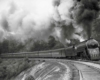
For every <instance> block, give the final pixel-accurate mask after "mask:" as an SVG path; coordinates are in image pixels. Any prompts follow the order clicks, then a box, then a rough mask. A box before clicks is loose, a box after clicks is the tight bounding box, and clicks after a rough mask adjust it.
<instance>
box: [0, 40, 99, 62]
mask: <svg viewBox="0 0 100 80" xmlns="http://www.w3.org/2000/svg"><path fill="white" fill-rule="evenodd" d="M1 57H2V58H24V57H29V58H66V59H88V60H99V59H100V49H99V43H98V41H96V40H95V39H89V40H86V41H83V42H80V43H79V44H76V45H73V46H70V47H67V48H60V49H55V50H47V51H34V52H20V53H4V54H3V53H2V54H1Z"/></svg>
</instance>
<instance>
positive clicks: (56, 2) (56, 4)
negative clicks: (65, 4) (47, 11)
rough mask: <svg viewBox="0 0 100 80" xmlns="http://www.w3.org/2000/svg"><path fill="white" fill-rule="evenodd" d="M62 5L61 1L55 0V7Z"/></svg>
mask: <svg viewBox="0 0 100 80" xmlns="http://www.w3.org/2000/svg"><path fill="white" fill-rule="evenodd" d="M60 3H61V0H54V2H53V6H59V5H60Z"/></svg>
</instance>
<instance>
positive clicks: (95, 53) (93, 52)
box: [86, 39, 100, 60]
mask: <svg viewBox="0 0 100 80" xmlns="http://www.w3.org/2000/svg"><path fill="white" fill-rule="evenodd" d="M86 47H87V52H88V54H89V57H90V59H91V60H99V59H100V51H99V43H98V42H97V41H96V40H95V39H90V40H88V41H87V42H86Z"/></svg>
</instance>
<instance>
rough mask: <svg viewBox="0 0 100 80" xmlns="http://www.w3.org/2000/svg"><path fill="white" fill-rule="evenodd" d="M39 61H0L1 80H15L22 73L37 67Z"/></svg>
mask: <svg viewBox="0 0 100 80" xmlns="http://www.w3.org/2000/svg"><path fill="white" fill-rule="evenodd" d="M37 63H39V62H37V61H34V60H28V59H27V58H25V59H0V80H14V78H15V77H16V76H17V75H19V74H20V73H21V72H22V71H26V70H27V69H28V68H30V67H32V66H34V65H36V64H37Z"/></svg>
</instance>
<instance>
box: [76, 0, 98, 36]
mask: <svg viewBox="0 0 100 80" xmlns="http://www.w3.org/2000/svg"><path fill="white" fill-rule="evenodd" d="M77 1H78V2H79V3H77V6H79V5H80V6H79V7H78V8H77V10H78V11H77V12H76V18H75V19H76V21H77V24H81V25H83V27H84V29H85V30H86V32H87V35H88V38H90V37H91V31H92V27H91V26H92V22H93V21H94V20H95V19H96V18H97V17H98V15H99V10H100V7H99V0H77Z"/></svg>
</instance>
